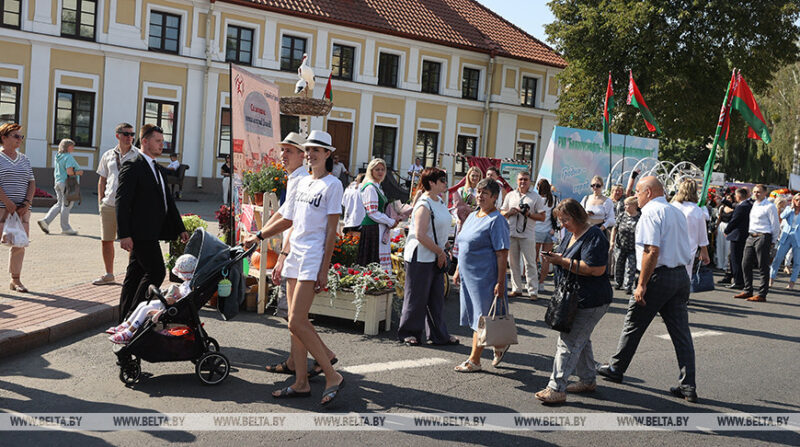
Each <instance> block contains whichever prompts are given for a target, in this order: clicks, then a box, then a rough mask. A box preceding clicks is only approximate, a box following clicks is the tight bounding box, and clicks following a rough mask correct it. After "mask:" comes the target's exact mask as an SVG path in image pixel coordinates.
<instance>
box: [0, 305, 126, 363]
mask: <svg viewBox="0 0 800 447" xmlns="http://www.w3.org/2000/svg"><path fill="white" fill-rule="evenodd" d="M81 313H82V315H79V316H65V317H61V318H54V319H52V320H49V321H48V322H47V324H46V325H45V324H36V325H31V326H27V327H24V328H22V329H19V330H9V331H7V332H5V333H2V334H0V358H3V357H9V356H12V355H15V354H20V353H23V352H26V351H30V350H32V349H35V348H38V347H41V346H44V345H47V344H49V343H53V342H56V341H58V340H62V339H64V338H67V337H69V336H71V335H75V334H77V333H80V332H84V331H88V330H90V329H94V328H96V327H98V326H100V325H102V324H105V323H112V322H116V321H117V318H118V315H119V307H117V306H112V305H109V304H101V303H98V304H96V305H93V306H91V307H88V308H86V309H85V310H82V311H81Z"/></svg>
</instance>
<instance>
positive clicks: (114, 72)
mask: <svg viewBox="0 0 800 447" xmlns="http://www.w3.org/2000/svg"><path fill="white" fill-rule="evenodd" d="M121 86H124V88H121ZM138 102H139V63H138V62H136V61H132V60H128V59H119V58H115V57H112V56H106V65H105V71H104V72H103V121H102V123H103V126H105V127H104V128H103V129H101V130H100V136H101V138H100V140H99V141H100V153H101V154H102V153H103V152H105V150H106V149H110V148H112V147H114V146H116V145H117V139H116V137H115V135H114V127H116V126H117V124H119V123H130V124H132V125H133V126H134V128H136V125H137V119H136V118H137V117H136V110H137V109H138V105H139V104H138Z"/></svg>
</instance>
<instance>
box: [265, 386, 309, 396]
mask: <svg viewBox="0 0 800 447" xmlns="http://www.w3.org/2000/svg"><path fill="white" fill-rule="evenodd" d="M309 396H311V391H295V390H294V388H292V387H290V386H287V387H286V388H283V389H282V390H280V391H279V392H278V394H273V395H272V397H274V398H275V399H293V398H295V397H309Z"/></svg>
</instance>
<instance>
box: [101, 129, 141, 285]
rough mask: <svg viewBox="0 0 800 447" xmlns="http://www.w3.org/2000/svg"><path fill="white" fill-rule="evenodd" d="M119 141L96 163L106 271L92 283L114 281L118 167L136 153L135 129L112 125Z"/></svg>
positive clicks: (133, 157)
mask: <svg viewBox="0 0 800 447" xmlns="http://www.w3.org/2000/svg"><path fill="white" fill-rule="evenodd" d="M114 133H115V135H116V137H117V141H118V144H117V146H116V147H114V148H113V149H109V150H108V151H106V152H105V153H104V154H103V156H102V157H100V162H99V163H97V174H98V175H99V176H100V179H99V180H98V181H97V203H98V206H99V207H100V241H101V242H100V243H101V245H102V251H103V264H104V266H105V269H106V271H105V274H104V275H102V276H100V277H99V278H97V279H95V280H94V281H93V282H92V284H94V285H96V286H99V285H103V284H113V283H114V240H116V239H117V211H116V195H117V185H118V183H119V170H120V169H122V164H123V163H125V162H126V161H129V160H133V159H135V158H136V157H137V156H138V155H139V149H138V148H136V147H135V146H134V145H133V139H134V137H135V136H136V132H134V130H133V126H132V125H130V124H128V123H121V124H118V125H117V127H116V128H115V129H114Z"/></svg>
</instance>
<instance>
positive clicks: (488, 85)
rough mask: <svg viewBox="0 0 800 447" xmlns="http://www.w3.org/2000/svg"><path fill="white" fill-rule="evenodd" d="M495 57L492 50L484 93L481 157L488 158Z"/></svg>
mask: <svg viewBox="0 0 800 447" xmlns="http://www.w3.org/2000/svg"><path fill="white" fill-rule="evenodd" d="M494 55H495V51H494V50H492V51H491V52H490V53H489V70H488V74H487V75H486V89H485V91H484V99H483V127H482V128H481V134H482V135H481V151H480V154H479V155H480V156H481V157H488V156H489V153H488V152H487V150H488V146H489V145H488V142H487V141H486V140H487V138H489V100H490V99H491V97H492V74H494Z"/></svg>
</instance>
